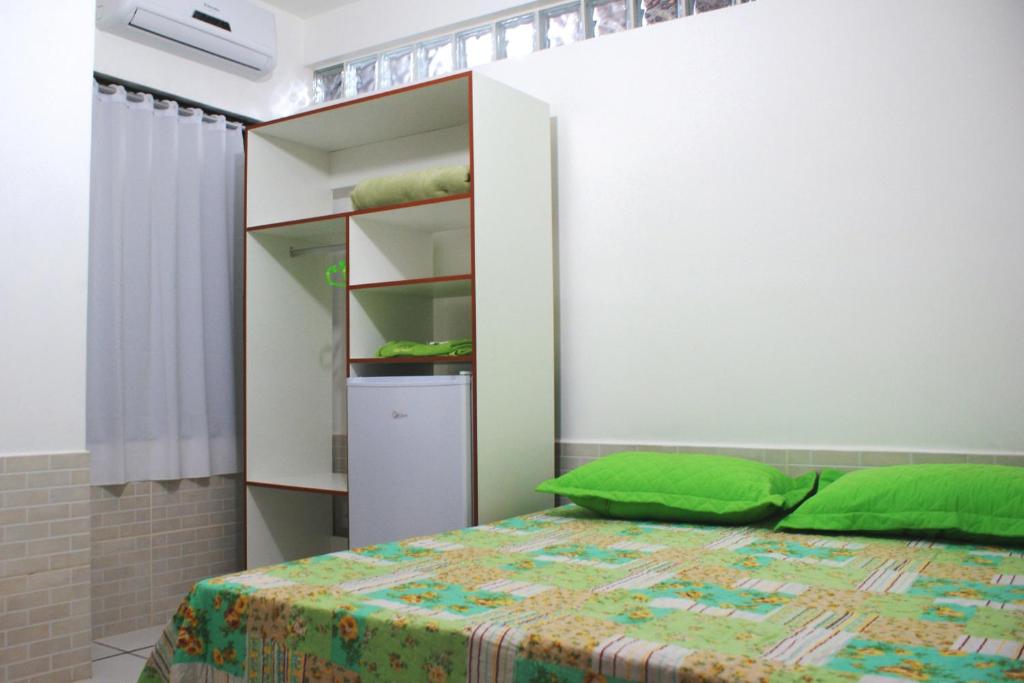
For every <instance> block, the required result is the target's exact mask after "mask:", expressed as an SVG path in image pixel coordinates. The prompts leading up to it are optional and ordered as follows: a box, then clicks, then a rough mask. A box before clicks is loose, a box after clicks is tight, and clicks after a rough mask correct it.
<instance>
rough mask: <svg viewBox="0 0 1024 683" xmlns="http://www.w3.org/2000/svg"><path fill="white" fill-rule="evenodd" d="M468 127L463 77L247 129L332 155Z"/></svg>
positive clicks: (465, 78) (466, 84)
mask: <svg viewBox="0 0 1024 683" xmlns="http://www.w3.org/2000/svg"><path fill="white" fill-rule="evenodd" d="M467 123H469V74H468V73H462V74H456V75H454V76H448V77H446V78H439V79H436V80H434V81H431V82H430V83H429V84H418V85H413V86H409V87H406V88H397V89H395V90H390V91H386V92H382V93H377V94H374V95H370V96H368V97H363V98H360V99H357V100H350V101H347V102H342V103H340V104H335V105H331V106H328V107H322V108H320V109H316V110H313V111H308V112H303V113H301V114H295V115H294V116H288V117H285V118H283V119H278V120H277V121H272V122H270V123H264V124H255V125H252V126H249V128H248V130H249V132H250V133H254V132H255V133H258V134H259V135H261V136H266V137H273V138H277V139H279V140H285V141H288V142H295V143H299V144H301V145H305V146H307V147H312V148H314V149H320V150H325V151H329V152H334V151H337V150H342V149H348V148H350V147H359V146H361V145H369V144H373V143H375V142H382V141H384V140H394V139H396V138H403V137H407V136H410V135H416V134H418V133H426V132H429V131H433V130H440V129H442V128H452V127H454V126H462V125H465V124H467Z"/></svg>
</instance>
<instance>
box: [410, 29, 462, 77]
mask: <svg viewBox="0 0 1024 683" xmlns="http://www.w3.org/2000/svg"><path fill="white" fill-rule="evenodd" d="M417 53H418V56H417V63H418V66H417V73H418V74H419V77H420V78H436V77H438V76H444V75H445V74H448V73H451V72H452V70H453V69H454V68H455V43H454V41H453V40H452V38H451V36H445V37H444V38H439V39H437V40H432V41H430V42H429V43H420V46H419V49H418V50H417Z"/></svg>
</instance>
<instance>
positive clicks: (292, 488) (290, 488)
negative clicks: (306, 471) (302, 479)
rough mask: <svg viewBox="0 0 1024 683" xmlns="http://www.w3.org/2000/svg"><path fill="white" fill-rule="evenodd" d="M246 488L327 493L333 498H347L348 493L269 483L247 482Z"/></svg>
mask: <svg viewBox="0 0 1024 683" xmlns="http://www.w3.org/2000/svg"><path fill="white" fill-rule="evenodd" d="M245 484H246V486H259V487H262V488H267V489H282V490H284V491H304V492H306V493H326V494H329V495H332V496H347V495H348V491H339V490H338V489H319V488H315V487H312V486H292V485H291V484H272V483H270V482H268V481H247V482H245Z"/></svg>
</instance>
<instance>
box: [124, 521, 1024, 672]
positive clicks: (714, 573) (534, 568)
mask: <svg viewBox="0 0 1024 683" xmlns="http://www.w3.org/2000/svg"><path fill="white" fill-rule="evenodd" d="M689 680H716V681H719V680H720V681H749V680H754V681H757V680H764V681H787V682H796V681H865V682H868V683H883V682H885V681H908V680H909V681H1005V680H1024V553H1022V552H1021V551H1020V550H1018V549H1009V548H1001V547H982V546H972V545H958V544H945V543H937V542H931V541H914V540H908V539H879V538H862V537H852V536H818V535H810V534H806V535H804V534H787V533H777V532H774V531H770V530H767V529H760V528H737V527H712V526H691V525H679V524H664V523H638V522H628V521H617V520H608V519H600V518H597V517H595V516H593V515H592V514H591V513H589V512H587V511H586V510H583V509H582V508H578V507H576V506H571V505H570V506H566V507H561V508H556V509H554V510H549V511H546V512H543V513H539V514H533V515H526V516H523V517H516V518H513V519H509V520H505V521H502V522H499V523H496V524H490V525H484V526H479V527H475V528H472V529H464V530H460V531H453V532H450V533H446V534H441V535H438V536H432V537H426V538H418V539H410V540H407V541H403V542H400V543H389V544H386V545H379V546H371V547H367V548H361V549H358V550H355V551H348V552H341V553H333V554H329V555H322V556H319V557H313V558H309V559H305V560H300V561H298V562H290V563H287V564H282V565H277V566H272V567H264V568H260V569H255V570H251V571H246V572H242V573H239V574H232V575H229V576H222V577H219V578H214V579H209V580H207V581H203V582H201V583H199V584H197V585H196V586H195V588H194V589H193V590H192V592H191V593H190V594H189V595H188V596H187V597H186V598H185V600H184V601H183V602H182V603H181V607H180V608H179V610H178V612H177V614H176V615H175V616H174V618H173V620H172V623H171V624H169V625H168V627H167V629H166V631H165V633H164V636H163V637H162V639H161V642H160V643H159V645H158V647H157V648H156V649H155V650H154V652H153V655H152V656H151V657H150V659H149V662H148V664H147V666H146V668H145V670H144V671H143V674H142V677H141V678H140V681H184V682H188V681H210V682H216V681H224V682H234V681H261V682H267V683H270V682H273V683H278V682H285V681H287V682H289V683H299V682H302V681H346V682H351V681H388V682H401V681H428V682H429V683H443V682H444V681H474V682H477V681H481V682H482V681H490V682H499V683H500V682H504V681H515V682H517V683H519V682H521V683H533V682H535V681H537V682H539V681H544V682H545V683H550V682H553V681H566V682H571V683H584V682H587V683H594V682H598V681H604V682H607V683H612V682H615V681H651V682H661V681H689Z"/></svg>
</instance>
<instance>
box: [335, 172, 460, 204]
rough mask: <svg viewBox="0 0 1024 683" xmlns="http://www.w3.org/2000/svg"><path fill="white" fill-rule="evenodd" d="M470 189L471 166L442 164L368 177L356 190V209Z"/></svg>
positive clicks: (417, 199) (353, 198) (353, 193)
mask: <svg viewBox="0 0 1024 683" xmlns="http://www.w3.org/2000/svg"><path fill="white" fill-rule="evenodd" d="M466 192H469V166H442V167H440V168H428V169H425V170H422V171H412V172H410V173H401V174H399V175H392V176H384V177H383V178H372V179H370V180H364V181H363V182H361V183H359V184H358V185H356V187H355V189H354V190H352V197H351V199H352V208H353V209H372V208H374V207H377V206H388V205H390V204H402V203H404V202H415V201H419V200H421V199H434V198H437V197H447V196H448V195H453V194H465V193H466Z"/></svg>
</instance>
